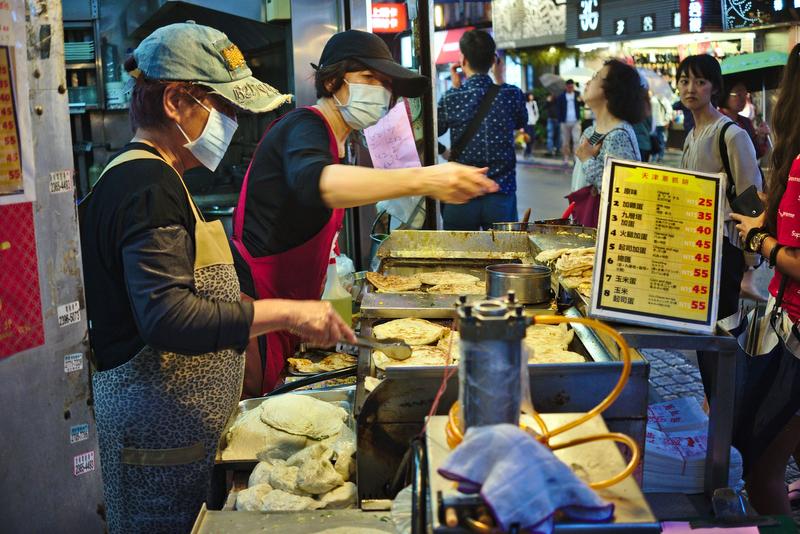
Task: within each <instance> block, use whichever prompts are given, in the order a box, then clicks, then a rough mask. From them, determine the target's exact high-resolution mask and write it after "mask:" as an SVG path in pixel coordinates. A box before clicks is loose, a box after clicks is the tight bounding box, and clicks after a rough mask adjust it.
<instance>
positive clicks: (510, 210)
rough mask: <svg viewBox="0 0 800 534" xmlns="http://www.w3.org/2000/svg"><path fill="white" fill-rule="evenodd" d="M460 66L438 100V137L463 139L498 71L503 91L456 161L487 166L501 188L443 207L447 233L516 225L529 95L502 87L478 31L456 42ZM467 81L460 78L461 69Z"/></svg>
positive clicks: (486, 40) (488, 42) (487, 42)
mask: <svg viewBox="0 0 800 534" xmlns="http://www.w3.org/2000/svg"><path fill="white" fill-rule="evenodd" d="M458 46H459V48H460V49H461V63H460V65H458V64H455V65H451V66H450V73H451V78H452V81H453V88H452V89H450V90H448V91H447V92H446V93H445V94H444V96H443V97H442V99H441V100H440V101H439V109H438V122H439V135H440V136H441V135H443V134H444V133H445V132H447V130H448V129H449V130H450V139H451V147H452V146H453V145H455V144H456V142H457V141H458V140H459V139H460V138H461V136H462V135H464V132H465V131H466V130H467V128H468V126H469V124H470V122H472V118H473V117H474V116H475V115H476V114H477V112H478V108H479V107H480V105H481V101H482V100H483V97H484V95H486V92H487V91H488V90H489V88H490V87H491V86H492V84H493V83H494V82H493V81H492V79H491V78H490V77H489V74H488V73H489V70H490V69H492V67H493V66H494V74H495V79H496V80H497V82H498V83H499V84H500V91H499V92H498V93H497V96H496V97H495V99H494V102H492V107H491V108H489V112H488V113H487V114H486V117H485V118H484V119H483V121H482V123H481V125H480V128H479V129H478V131H477V133H476V134H475V136H474V137H473V138H472V139H470V140H469V141H468V142H467V144H466V146H465V147H464V149H463V150H462V152H461V154H460V155H459V156H458V158H457V159H456V161H458V162H459V163H464V164H465V165H473V166H475V167H488V168H489V172H488V175H489V178H492V179H493V180H495V181H496V182H497V183H498V185H499V186H500V190H499V191H498V192H497V193H492V194H489V195H484V196H483V197H480V198H476V199H474V200H471V201H469V202H467V203H466V204H459V205H456V204H442V218H443V219H444V228H445V230H480V229H481V228H483V229H490V228H491V226H492V223H495V222H506V221H515V220H517V195H516V191H517V171H516V163H517V156H516V153H515V151H514V133H515V132H516V131H517V130H519V129H521V128H524V127H525V125H526V124H527V122H528V110H527V109H526V108H525V96H524V95H523V94H522V91H521V90H520V89H519V88H518V87H515V86H513V85H509V84H506V83H503V80H502V64H501V63H500V61H499V60H497V57H496V55H495V43H494V39H492V37H491V36H490V35H489V34H488V33H486V32H483V31H480V30H471V31H468V32H466V33H465V34H464V35H463V36H462V37H461V40H460V41H459V42H458ZM459 66H460V67H461V69H462V70H463V71H464V74H465V75H466V77H467V79H466V81H464V82H463V83H462V82H461V78H459V73H458V71H457V68H458V67H459Z"/></svg>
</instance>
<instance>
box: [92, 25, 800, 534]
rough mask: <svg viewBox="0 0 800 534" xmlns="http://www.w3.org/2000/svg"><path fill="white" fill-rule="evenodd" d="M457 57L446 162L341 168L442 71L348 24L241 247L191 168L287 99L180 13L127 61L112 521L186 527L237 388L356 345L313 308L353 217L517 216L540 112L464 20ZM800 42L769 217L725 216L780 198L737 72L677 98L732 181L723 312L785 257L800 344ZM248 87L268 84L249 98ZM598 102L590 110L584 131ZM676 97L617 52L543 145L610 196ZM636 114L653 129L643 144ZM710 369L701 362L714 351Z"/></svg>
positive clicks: (107, 470)
mask: <svg viewBox="0 0 800 534" xmlns="http://www.w3.org/2000/svg"><path fill="white" fill-rule="evenodd" d="M185 42H197V43H199V44H203V46H197V47H188V48H187V47H185V46H182V43H185ZM220 47H222V48H220ZM460 48H461V54H462V60H461V62H460V64H459V65H458V66H457V67H454V68H453V69H452V72H453V75H454V78H453V88H452V89H450V90H449V91H448V92H447V93H446V94H445V95H443V96H442V98H441V100H440V102H439V106H438V123H439V128H440V134H441V133H444V132H446V131H447V130H449V131H450V132H451V139H453V143H452V146H451V148H450V160H451V161H450V162H449V163H444V164H440V165H434V166H429V167H424V168H422V169H413V170H405V169H400V170H377V169H371V168H365V167H354V166H345V165H343V164H342V163H340V160H341V159H342V158H343V156H344V154H345V141H346V139H347V138H348V137H349V136H350V134H351V133H352V132H353V131H359V130H363V129H365V128H367V127H369V126H371V125H373V124H375V123H376V122H377V121H378V120H380V119H381V117H383V116H384V115H385V114H386V113H387V111H388V109H389V106H390V103H391V102H392V100H393V99H395V98H396V97H415V96H419V95H421V94H422V93H423V92H424V91H425V89H426V88H427V87H428V83H429V81H428V80H427V79H426V78H424V77H422V76H420V75H418V74H417V73H415V72H413V71H410V70H407V69H405V68H403V67H401V66H400V65H399V64H397V63H396V62H395V61H394V60H393V58H392V56H391V53H390V51H389V49H388V47H387V46H386V44H385V43H384V42H383V41H382V40H381V39H380V38H379V37H377V36H375V35H373V34H369V33H366V32H360V31H355V30H350V31H346V32H343V33H340V34H336V35H334V36H333V37H332V38H331V39H330V40H329V41H328V43H327V44H326V45H325V47H324V49H323V50H322V53H321V57H320V60H319V64H318V65H315V66H314V68H315V77H314V85H315V88H316V93H317V97H318V100H317V103H316V104H315V105H314V106H309V107H303V108H298V109H296V110H294V111H291V112H289V113H288V114H286V115H284V116H283V117H281V118H280V119H279V120H277V121H276V122H274V123H273V124H272V125H271V126H270V127H269V128H268V129H267V131H266V132H265V134H264V137H263V138H262V140H261V142H260V144H259V146H258V148H257V149H256V152H255V154H254V156H253V160H252V162H251V165H250V167H249V170H248V172H247V175H246V177H245V180H244V184H243V187H242V191H241V193H240V199H239V205H238V207H237V210H236V220H235V224H234V234H233V237H232V240H231V242H230V243H229V242H228V239H227V237H226V236H225V234H224V231H223V229H222V226H221V224H220V223H219V222H216V223H207V222H205V221H204V220H203V218H202V216H201V215H200V213H199V211H198V209H197V207H196V206H195V204H194V202H193V200H192V199H191V197H190V195H189V194H188V190H187V189H186V186H185V184H184V183H183V180H182V177H183V175H184V172H185V171H186V170H188V169H190V168H193V167H199V166H205V167H207V168H208V169H210V170H211V171H213V170H215V169H216V167H217V166H218V165H219V163H220V161H221V159H222V156H223V155H224V153H225V151H226V150H227V147H228V144H229V143H230V141H231V138H232V135H233V132H234V131H235V130H236V127H237V123H236V114H237V113H241V112H254V113H258V112H264V111H268V110H272V109H275V108H277V107H278V106H279V105H281V104H282V103H283V102H285V101H286V96H285V95H281V94H280V93H279V92H278V91H276V90H274V89H273V88H271V87H269V86H268V85H266V84H264V83H263V82H260V81H258V80H256V79H255V78H253V77H252V74H251V71H250V69H249V68H248V67H247V64H246V63H245V62H244V60H241V61H234V60H232V59H231V58H234V59H235V58H238V57H240V56H241V54H240V53H239V54H238V55H237V54H236V53H235V52H238V49H236V47H235V45H233V44H232V43H230V41H229V40H228V39H227V37H226V36H225V35H224V34H222V33H220V32H218V31H216V30H213V29H211V28H208V27H205V26H201V25H197V24H193V23H186V24H173V25H170V26H167V27H164V28H161V29H158V30H156V31H155V32H153V33H152V34H151V35H150V36H149V37H147V38H146V39H144V40H143V41H142V43H141V44H140V45H139V46H138V47H137V48H136V50H135V51H134V53H133V56H132V57H131V58H130V59H129V60H128V62H127V63H126V69H127V70H128V72H130V73H131V75H132V76H133V77H134V78H135V84H134V88H133V94H132V99H131V105H130V115H131V121H132V125H133V127H134V130H135V133H134V136H133V138H132V139H131V141H130V143H129V144H128V145H126V146H125V147H124V148H123V149H122V150H121V151H120V152H119V153H118V154H117V155H116V156H115V157H114V158H113V159H112V160H111V162H110V163H109V164H108V165H107V167H106V169H105V171H104V173H103V176H102V177H101V179H100V180H99V181H98V183H97V185H96V186H95V187H94V189H93V190H92V193H91V194H90V195H89V196H88V197H87V198H86V199H84V200H83V202H82V204H81V206H80V211H81V246H82V252H83V261H84V270H85V275H86V277H85V278H86V298H87V308H88V313H89V319H90V338H91V343H92V349H93V355H94V356H93V363H94V366H95V368H96V371H95V372H94V373H93V378H92V380H93V389H94V406H95V412H96V418H97V432H98V436H99V441H100V456H101V460H102V462H101V465H102V472H103V480H104V487H105V494H106V507H107V518H108V523H109V527H110V528H111V530H120V531H124V530H127V529H128V528H129V527H131V526H132V525H135V527H136V529H138V530H143V529H145V528H147V526H148V525H152V526H153V528H154V529H155V530H158V529H159V528H161V527H163V526H164V525H170V526H171V527H172V529H173V530H186V529H187V528H188V527H190V526H191V524H192V522H193V521H194V516H195V513H196V510H197V509H198V507H199V505H200V503H202V502H203V499H204V497H205V489H206V488H207V487H208V484H209V480H210V476H211V468H212V465H213V457H214V454H215V452H216V447H217V443H218V440H219V437H220V433H221V432H222V429H223V426H224V424H225V422H226V420H227V417H228V415H229V414H230V413H231V412H232V411H233V409H234V408H235V406H236V403H237V401H238V400H239V397H240V394H241V392H242V387H243V385H244V387H245V390H247V389H248V388H249V389H251V392H252V394H253V395H260V394H263V393H264V392H266V391H269V390H271V389H272V388H274V387H275V386H276V385H277V384H278V383H279V381H280V373H281V369H282V368H283V366H284V363H285V361H284V360H285V358H286V356H287V355H291V354H292V353H293V352H294V348H295V347H296V345H297V343H298V342H299V341H300V340H301V339H305V340H308V341H311V342H314V343H317V344H320V345H324V346H328V345H331V344H333V343H335V342H336V341H339V340H347V341H351V342H355V338H354V334H353V332H352V330H351V328H350V325H347V324H344V322H343V321H342V319H341V318H340V317H339V316H338V315H337V314H336V313H335V312H334V311H333V310H332V308H331V306H330V305H329V304H327V303H323V302H320V301H319V300H318V299H319V296H320V293H321V288H322V285H323V283H324V276H325V272H326V269H327V265H328V262H329V258H330V256H331V254H332V248H333V247H334V245H335V242H336V240H337V235H338V231H339V229H340V228H341V225H342V218H343V209H344V208H348V207H354V206H360V205H364V204H370V203H374V202H376V201H378V200H382V199H392V198H397V197H401V196H407V195H425V196H431V197H434V198H437V199H439V200H440V201H442V204H443V212H442V216H443V220H444V226H445V228H448V229H464V230H477V229H480V228H488V227H490V226H491V224H492V223H493V222H497V221H509V220H515V219H516V211H517V207H516V195H515V190H516V165H515V162H516V154H515V149H514V143H513V139H514V135H515V132H517V131H519V130H523V131H526V132H527V133H528V135H530V136H531V137H533V135H534V133H533V132H534V131H535V130H534V129H533V128H532V127H535V125H536V123H537V122H538V119H539V108H538V106H537V104H536V102H535V100H532V99H531V98H530V97H526V96H525V95H524V94H523V93H522V91H521V90H520V89H519V88H516V87H514V86H512V85H509V84H505V83H503V80H502V69H501V68H498V66H499V62H498V60H497V56H496V54H495V44H494V41H493V40H492V38H491V36H489V34H488V33H486V32H482V31H477V30H474V31H469V32H466V33H465V34H464V36H463V37H462V39H461V42H460ZM220 50H222V52H220ZM226 51H227V53H223V52H226ZM799 53H800V49H798V50H795V51H794V52H793V54H792V56H790V57H791V59H790V61H789V65H788V66H787V69H786V76H785V80H784V84H783V86H782V91H781V95H780V100H779V102H778V106H777V108H776V112H775V117H774V124H775V135H776V139H777V143H776V146H775V149H774V150H773V151H772V155H771V159H772V172H771V175H770V176H769V177H768V178H769V180H768V182H767V183H768V187H767V188H766V197H765V198H766V204H767V210H766V214H765V215H762V216H760V217H759V218H747V217H742V216H736V215H730V214H729V212H730V211H731V209H730V202H731V200H732V199H733V198H735V197H736V195H737V193H739V192H742V191H744V190H745V189H747V188H748V187H749V186H751V185H753V186H755V187H756V188H757V189H758V190H759V191H764V190H765V188H764V183H763V182H762V175H761V172H760V170H759V165H758V157H759V154H762V155H763V150H766V144H764V142H763V141H761V139H763V138H765V137H766V135H767V134H768V133H769V132H768V130H766V129H765V128H753V127H752V125H750V124H749V123H748V122H746V121H743V120H742V119H739V116H738V111H737V110H741V108H742V107H743V104H742V102H743V101H744V96H743V95H745V94H746V89H745V88H744V87H743V86H739V85H734V86H733V87H731V88H730V89H728V93H726V89H725V87H724V85H723V81H722V76H721V72H720V67H719V63H718V62H717V60H716V59H714V58H712V57H710V56H690V57H687V58H686V59H684V60H683V62H682V63H681V64H680V66H679V68H678V75H677V85H678V92H679V95H680V103H681V105H682V106H683V107H684V108H685V109H686V110H687V113H689V114H690V115H691V117H692V119H693V122H694V128H693V129H692V130H691V131H690V132H689V133H688V135H687V138H686V142H685V145H684V151H683V159H682V162H681V165H682V166H683V167H684V168H686V169H690V170H696V171H706V172H716V173H726V174H727V180H726V184H727V185H726V196H725V198H724V199H723V200H724V202H725V213H726V219H725V225H724V252H723V259H722V263H723V268H722V273H723V274H722V281H721V285H720V292H719V299H720V304H719V309H720V314H719V316H720V318H725V317H727V316H729V315H733V314H734V313H735V312H736V311H738V301H739V292H740V284H741V281H742V278H743V276H744V273H745V272H746V269H747V266H748V265H752V264H754V262H755V261H756V259H757V257H759V256H760V257H764V258H768V261H769V263H770V265H772V266H774V267H775V268H776V275H775V280H774V281H773V283H772V285H771V286H770V292H771V294H772V297H771V299H772V303H773V304H774V299H775V297H776V295H777V294H778V292H779V287H783V286H786V287H788V288H789V290H788V291H786V292H785V295H783V302H782V303H780V304H781V313H782V314H784V315H783V316H782V317H785V324H787V325H789V329H788V330H787V329H784V330H782V331H781V335H782V336H784V337H785V336H792V335H794V334H793V333H792V329H791V326H792V325H793V324H794V323H795V321H797V320H798V318H800V297H798V296H797V295H798V293H800V260H799V259H798V258H800V254H797V253H796V250H797V247H800V239H798V238H797V237H796V236H797V235H800V233H798V231H797V229H800V227H798V226H797V224H798V223H797V222H796V221H798V220H800V218H797V219H795V216H794V214H795V213H797V212H798V210H800V204H798V198H800V197H798V192H799V191H798V185H797V184H798V183H800V164H798V163H797V161H798V160H797V155H798V154H800V128H798V124H800V123H798V121H797V120H796V119H795V115H796V114H797V113H798V111H797V110H798V109H800V107H798V105H797V102H796V100H797V97H796V96H795V94H796V88H797V86H798V85H797V82H798V81H800V59H799V58H798V56H799V55H800V54H799ZM490 71H494V72H493V74H494V78H495V79H494V81H493V80H492V78H491V77H490V76H489V72H490ZM462 73H463V75H464V76H465V79H463V80H462V79H461V74H462ZM239 84H250V85H253V86H257V87H261V88H262V89H263V90H261V91H256V92H250V93H244V92H242V91H237V86H238V85H239ZM242 95H246V96H245V97H244V98H242ZM583 106H586V107H587V108H589V109H591V111H592V112H593V114H594V117H595V120H594V123H593V124H592V125H591V126H589V127H588V128H586V129H584V130H583V131H581V117H582V107H583ZM718 106H721V110H720V109H719V108H718ZM670 109H671V107H670V105H669V103H668V102H663V101H661V100H659V99H653V98H652V97H651V95H648V93H647V88H646V87H645V86H644V84H643V83H642V79H641V78H640V76H639V74H638V72H637V71H636V69H634V68H633V67H631V66H630V65H628V64H626V63H624V62H622V61H618V60H610V61H608V62H606V63H605V64H604V65H603V67H602V68H601V69H600V70H599V71H598V72H597V73H596V75H595V76H594V78H592V79H591V80H590V81H589V82H588V84H587V85H586V87H585V88H584V93H583V94H581V93H580V92H579V91H577V90H576V88H575V84H574V83H573V82H572V81H571V80H567V82H566V84H565V90H564V91H563V92H562V93H561V94H560V95H558V96H557V97H553V98H552V99H551V101H550V102H549V104H548V106H547V112H546V118H547V131H548V138H547V144H548V149H552V150H555V149H556V148H557V146H558V141H559V140H560V142H561V145H560V146H561V150H562V154H563V156H564V158H565V160H566V161H572V159H573V158H574V160H575V161H576V163H575V166H574V170H573V180H572V187H573V189H577V190H584V191H587V192H589V193H591V195H593V196H594V197H595V198H596V197H597V196H598V192H599V189H600V188H601V187H602V180H601V176H602V168H603V160H604V158H605V157H606V156H614V157H619V158H624V159H628V160H646V159H647V158H648V156H649V157H650V158H652V159H654V160H655V161H658V160H659V159H660V158H661V157H662V156H663V149H664V146H665V144H666V143H665V132H666V127H667V125H668V123H669V121H668V117H669V116H670ZM641 125H644V128H643V133H644V134H646V135H645V136H644V137H646V138H647V139H645V138H644V137H642V138H640V137H641V136H640V133H639V130H642V128H641ZM532 141H533V139H531V142H532ZM645 141H649V142H650V144H649V145H645V144H643V143H644V142H645ZM590 215H591V214H590ZM595 221H596V214H595ZM782 280H788V283H787V284H782V283H781V281H782ZM781 293H782V294H783V292H782V291H781ZM265 335H266V336H267V337H266V338H264V337H263V336H265ZM786 346H787V347H789V346H791V345H790V344H789V343H787V344H786ZM786 350H790V349H788V348H787V349H786ZM699 360H700V364H701V370H702V371H703V372H704V374H707V373H706V369H705V367H706V364H705V357H704V355H703V354H700V355H699ZM793 402H794V404H797V403H800V396H798V398H797V400H796V401H793ZM794 404H792V405H791V406H789V407H788V408H786V409H784V410H782V411H781V417H780V419H779V420H778V421H777V422H776V423H775V425H776V426H774V427H773V428H777V430H776V431H775V436H772V438H774V439H773V440H768V441H769V442H768V443H767V447H766V449H764V450H759V451H758V454H754V455H753V456H752V457H751V458H749V460H750V462H751V465H754V466H755V467H754V468H753V469H752V470H751V471H750V475H749V477H748V479H747V483H748V491H749V492H751V500H752V502H753V504H754V505H755V506H756V508H757V509H758V511H759V512H761V513H765V514H767V513H786V512H787V510H788V498H787V496H786V492H785V490H784V489H783V488H782V483H783V478H782V476H783V472H782V468H785V465H786V461H787V460H788V458H789V455H790V454H794V453H795V451H797V452H800V449H798V446H800V439H798V437H799V436H800V419H799V418H798V417H796V416H794V413H795V412H796V411H797V409H798V408H800V406H795V405H794ZM787 410H788V411H787ZM165 457H168V458H169V461H168V463H164V462H165V460H164V458H165ZM153 473H157V474H158V476H153ZM779 475H780V476H779Z"/></svg>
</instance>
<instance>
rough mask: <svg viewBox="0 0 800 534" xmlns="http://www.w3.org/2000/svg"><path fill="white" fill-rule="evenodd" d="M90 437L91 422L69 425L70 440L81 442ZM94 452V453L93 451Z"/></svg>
mask: <svg viewBox="0 0 800 534" xmlns="http://www.w3.org/2000/svg"><path fill="white" fill-rule="evenodd" d="M87 439H89V424H88V423H85V424H82V425H75V426H71V427H69V442H70V443H80V442H81V441H86V440H87ZM92 454H94V453H92Z"/></svg>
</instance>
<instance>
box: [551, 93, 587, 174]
mask: <svg viewBox="0 0 800 534" xmlns="http://www.w3.org/2000/svg"><path fill="white" fill-rule="evenodd" d="M557 102H558V122H559V125H560V128H561V153H562V154H563V156H564V164H565V165H572V163H573V162H574V159H573V158H574V155H575V148H577V146H578V140H579V139H580V135H581V126H580V123H581V108H582V107H583V100H581V93H580V91H576V90H575V81H574V80H567V81H566V83H565V89H564V92H563V93H561V95H559V97H558V99H557Z"/></svg>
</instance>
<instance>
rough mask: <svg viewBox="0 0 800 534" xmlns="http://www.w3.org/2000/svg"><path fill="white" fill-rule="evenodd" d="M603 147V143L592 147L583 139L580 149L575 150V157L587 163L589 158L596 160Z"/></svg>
mask: <svg viewBox="0 0 800 534" xmlns="http://www.w3.org/2000/svg"><path fill="white" fill-rule="evenodd" d="M601 146H602V144H601V143H598V144H596V145H592V144H590V143H589V140H588V139H587V138H585V137H584V138H583V139H581V142H580V144H579V145H578V148H576V149H575V155H576V156H577V157H578V159H579V160H581V161H586V160H587V159H589V158H596V157H597V155H598V154H599V153H600V147H601Z"/></svg>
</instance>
